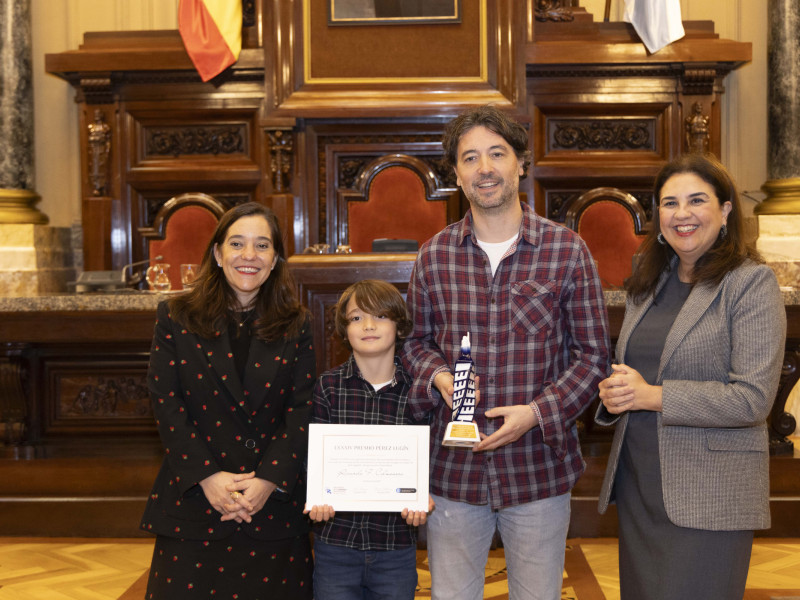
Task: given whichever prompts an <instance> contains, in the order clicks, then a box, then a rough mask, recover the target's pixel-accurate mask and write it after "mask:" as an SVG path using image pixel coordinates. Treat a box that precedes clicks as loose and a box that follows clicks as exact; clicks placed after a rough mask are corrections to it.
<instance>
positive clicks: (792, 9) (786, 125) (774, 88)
mask: <svg viewBox="0 0 800 600" xmlns="http://www.w3.org/2000/svg"><path fill="white" fill-rule="evenodd" d="M767 15H768V32H767V54H768V62H767V103H768V124H767V126H768V137H767V147H768V156H767V176H768V177H769V179H768V180H767V181H766V182H765V183H764V185H763V186H761V189H762V190H763V191H764V192H765V193H766V195H767V197H766V199H765V200H764V201H763V202H762V203H761V204H759V205H758V206H757V207H756V209H755V213H756V214H757V215H758V240H757V242H756V247H757V248H758V250H759V251H760V252H761V254H762V255H763V256H764V258H765V259H766V260H767V262H768V263H769V265H770V266H771V267H772V268H773V270H775V273H776V275H778V281H779V282H780V284H781V286H784V287H787V288H796V287H800V0H768V4H767Z"/></svg>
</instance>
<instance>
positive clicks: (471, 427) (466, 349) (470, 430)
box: [442, 333, 481, 447]
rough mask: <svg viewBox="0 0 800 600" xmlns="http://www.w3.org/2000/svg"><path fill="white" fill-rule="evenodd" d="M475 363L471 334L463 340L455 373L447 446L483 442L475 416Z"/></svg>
mask: <svg viewBox="0 0 800 600" xmlns="http://www.w3.org/2000/svg"><path fill="white" fill-rule="evenodd" d="M475 400H476V399H475V363H473V362H472V358H471V356H470V343H469V333H467V335H465V336H464V337H462V338H461V356H459V357H458V360H457V361H456V367H455V369H454V373H453V413H452V417H451V419H450V422H449V423H448V424H447V429H446V430H445V432H444V440H442V444H443V445H445V446H469V447H472V446H473V445H474V444H477V443H478V442H480V441H481V437H480V435H479V434H478V425H477V424H476V423H474V422H473V421H472V417H474V416H475Z"/></svg>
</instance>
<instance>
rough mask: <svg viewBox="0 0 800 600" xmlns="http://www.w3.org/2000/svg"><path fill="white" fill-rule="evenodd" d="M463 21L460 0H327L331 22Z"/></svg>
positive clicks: (416, 22) (404, 23) (376, 23)
mask: <svg viewBox="0 0 800 600" xmlns="http://www.w3.org/2000/svg"><path fill="white" fill-rule="evenodd" d="M460 22H461V0H328V24H329V25H411V24H420V23H424V24H437V23H460Z"/></svg>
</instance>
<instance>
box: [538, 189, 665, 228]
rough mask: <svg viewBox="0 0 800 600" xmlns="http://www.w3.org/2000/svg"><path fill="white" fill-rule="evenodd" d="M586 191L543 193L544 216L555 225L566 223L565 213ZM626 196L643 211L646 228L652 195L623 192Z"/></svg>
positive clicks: (648, 221) (639, 191)
mask: <svg viewBox="0 0 800 600" xmlns="http://www.w3.org/2000/svg"><path fill="white" fill-rule="evenodd" d="M587 191H588V190H586V189H578V190H576V189H550V190H547V192H546V193H545V198H546V199H545V202H546V216H547V218H548V219H550V220H551V221H555V222H556V223H564V222H566V218H567V213H568V212H569V211H570V209H572V207H573V206H574V204H575V202H576V201H577V200H578V198H580V197H581V196H582V195H583V194H585V193H586V192H587ZM625 191H626V192H627V193H628V194H630V195H631V196H633V197H634V198H635V199H636V201H637V202H638V204H639V206H640V207H641V210H642V211H644V215H645V218H646V219H645V222H644V223H642V226H643V227H646V226H647V225H646V224H647V223H650V222H652V220H653V194H652V192H649V191H642V190H634V191H629V190H625Z"/></svg>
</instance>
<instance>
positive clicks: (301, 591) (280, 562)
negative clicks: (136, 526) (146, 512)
mask: <svg viewBox="0 0 800 600" xmlns="http://www.w3.org/2000/svg"><path fill="white" fill-rule="evenodd" d="M312 570H313V569H312V559H311V543H310V540H309V536H308V535H302V536H298V537H294V538H288V539H283V540H274V541H272V540H270V541H264V540H256V539H253V538H251V537H250V536H248V535H247V534H245V533H244V532H242V531H241V530H238V529H237V531H236V532H235V533H234V534H233V535H232V536H229V537H227V538H225V539H222V540H210V541H198V540H181V539H175V538H169V537H165V536H157V537H156V544H155V548H154V550H153V561H152V564H151V566H150V578H149V580H148V582H147V593H146V594H145V599H148V600H149V599H153V600H181V599H182V598H225V599H226V600H227V599H230V598H239V599H240V600H272V599H274V598H292V599H295V598H297V599H299V600H311V599H312V597H313V592H312V583H311V582H312Z"/></svg>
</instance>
